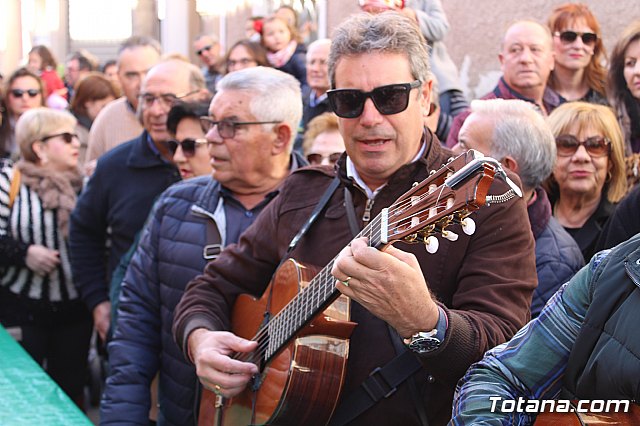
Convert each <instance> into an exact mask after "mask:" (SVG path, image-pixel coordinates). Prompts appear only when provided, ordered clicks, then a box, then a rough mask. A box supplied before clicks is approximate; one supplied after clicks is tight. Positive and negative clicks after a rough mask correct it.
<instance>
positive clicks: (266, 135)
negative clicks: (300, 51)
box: [100, 68, 304, 425]
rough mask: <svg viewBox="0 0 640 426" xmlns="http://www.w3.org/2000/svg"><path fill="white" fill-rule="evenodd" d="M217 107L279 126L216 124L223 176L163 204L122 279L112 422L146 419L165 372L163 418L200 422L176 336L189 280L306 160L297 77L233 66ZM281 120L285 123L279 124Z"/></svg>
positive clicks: (110, 384)
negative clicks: (296, 149) (298, 134)
mask: <svg viewBox="0 0 640 426" xmlns="http://www.w3.org/2000/svg"><path fill="white" fill-rule="evenodd" d="M274 94H277V96H275V97H274ZM252 105H255V106H257V107H256V108H255V109H254V108H252ZM292 105H293V106H294V107H292ZM265 107H266V108H265ZM209 111H210V114H211V116H212V118H211V119H212V120H217V121H219V120H230V119H231V118H232V117H233V119H232V120H231V121H229V123H238V122H252V123H256V122H268V123H269V124H265V125H260V124H253V125H240V124H233V126H237V127H235V129H236V130H235V131H234V135H233V136H231V137H221V135H220V132H222V133H223V134H225V136H229V135H227V134H226V133H225V130H222V131H219V130H217V127H216V128H215V129H214V128H213V127H212V129H211V130H210V131H209V132H208V133H207V141H208V143H209V144H210V146H211V148H210V150H209V152H210V154H211V155H212V161H213V165H214V167H215V169H214V172H213V177H212V176H202V177H196V178H193V179H189V180H186V181H183V182H179V183H177V184H175V185H173V186H171V187H170V188H169V189H167V190H166V191H165V192H164V193H163V194H162V195H161V196H160V197H159V199H158V201H157V202H156V204H155V207H154V211H153V213H152V215H151V218H150V219H149V221H148V222H147V224H146V226H145V228H144V230H143V235H142V238H141V241H140V245H139V247H138V249H137V250H136V252H135V254H134V256H133V258H132V260H131V264H130V267H129V268H128V270H127V273H126V276H125V278H124V282H123V286H122V295H121V297H120V302H119V309H118V320H117V323H116V327H115V334H114V337H113V340H112V341H111V343H110V344H109V363H110V373H109V377H108V378H107V383H106V388H105V391H104V395H103V399H102V402H101V404H100V421H101V423H102V424H123V423H136V424H143V423H145V422H146V421H147V418H148V413H149V408H150V397H149V386H150V384H151V381H152V380H153V377H154V376H155V375H156V373H158V372H159V373H160V376H159V393H158V407H159V410H158V416H159V417H158V423H159V424H162V425H183V424H184V425H187V424H188V425H192V424H195V420H194V418H195V412H194V406H195V407H197V405H198V402H199V401H196V384H197V377H196V375H195V369H194V368H193V365H191V364H190V363H188V362H187V361H186V359H185V358H184V357H183V356H182V353H181V350H180V347H179V346H177V345H176V344H175V343H174V341H173V339H172V335H171V324H172V320H173V310H174V308H175V306H176V305H177V304H178V302H179V301H180V297H181V296H182V293H183V291H184V288H185V286H186V284H187V283H188V282H189V281H190V280H191V279H193V278H194V277H195V276H197V275H198V274H199V273H201V272H202V270H203V269H204V267H205V265H206V263H207V262H208V261H210V260H212V259H214V258H216V257H217V256H218V254H219V253H220V249H221V248H222V247H224V246H226V245H228V244H231V243H235V242H237V240H238V237H239V235H240V233H241V232H242V231H243V230H244V229H245V228H246V227H247V226H249V225H250V224H251V223H253V221H254V220H255V218H256V217H257V216H258V214H259V213H260V211H262V209H263V208H264V207H265V206H266V205H267V204H268V203H269V202H270V201H271V200H272V199H273V198H274V197H275V196H276V194H277V193H278V192H279V185H280V183H281V182H282V180H283V179H284V178H285V176H287V175H288V174H289V172H290V171H292V170H295V169H297V168H298V167H299V166H301V165H304V160H303V159H302V157H300V156H298V155H295V154H292V153H291V146H292V144H293V136H294V135H295V129H296V126H297V124H298V122H299V120H300V116H301V113H302V104H301V101H300V89H299V85H298V82H297V80H296V79H295V78H294V77H292V76H291V75H289V74H286V73H283V72H280V71H276V70H274V69H271V68H249V69H246V70H240V71H237V72H234V73H232V74H229V75H227V76H226V77H224V78H223V79H222V80H220V82H219V84H218V92H217V94H216V96H215V97H214V99H213V101H212V102H211V106H210V110H209ZM274 118H277V119H279V121H277V122H276V123H271V122H272V121H275V120H274ZM249 197H251V198H249ZM212 228H213V229H212Z"/></svg>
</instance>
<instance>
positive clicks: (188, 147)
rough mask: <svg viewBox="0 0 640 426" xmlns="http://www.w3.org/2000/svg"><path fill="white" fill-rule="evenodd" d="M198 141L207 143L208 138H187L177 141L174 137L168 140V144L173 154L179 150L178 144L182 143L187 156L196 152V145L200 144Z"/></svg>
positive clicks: (191, 155)
mask: <svg viewBox="0 0 640 426" xmlns="http://www.w3.org/2000/svg"><path fill="white" fill-rule="evenodd" d="M198 142H200V143H205V142H206V140H205V139H202V140H196V139H191V138H186V139H184V140H182V141H177V140H173V139H172V140H169V141H167V145H168V147H169V151H171V154H175V153H176V151H177V150H178V145H180V147H181V148H182V153H183V154H184V156H185V157H193V156H194V155H195V154H196V145H197V144H198Z"/></svg>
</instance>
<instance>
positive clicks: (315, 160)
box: [307, 152, 342, 165]
mask: <svg viewBox="0 0 640 426" xmlns="http://www.w3.org/2000/svg"><path fill="white" fill-rule="evenodd" d="M341 155H342V153H341V152H334V153H333V154H329V155H322V154H309V155H307V161H308V162H309V164H312V165H317V164H322V162H323V161H324V160H329V164H335V163H336V161H338V160H339V159H340V156H341Z"/></svg>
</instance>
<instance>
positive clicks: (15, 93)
mask: <svg viewBox="0 0 640 426" xmlns="http://www.w3.org/2000/svg"><path fill="white" fill-rule="evenodd" d="M9 93H11V96H13V97H14V98H21V97H23V96H24V94H25V93H26V94H27V95H29V97H30V98H35V97H36V96H38V95H39V94H40V91H39V90H38V89H28V90H22V89H11V90H10V91H9Z"/></svg>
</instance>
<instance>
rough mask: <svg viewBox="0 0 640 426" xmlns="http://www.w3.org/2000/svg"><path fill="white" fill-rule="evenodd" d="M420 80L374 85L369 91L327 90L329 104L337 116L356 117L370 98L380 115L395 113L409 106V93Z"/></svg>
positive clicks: (418, 84)
mask: <svg viewBox="0 0 640 426" xmlns="http://www.w3.org/2000/svg"><path fill="white" fill-rule="evenodd" d="M421 84H422V82H421V81H420V80H415V81H414V82H412V83H402V84H389V85H387V86H380V87H376V88H375V89H373V90H372V91H370V92H363V91H362V90H357V89H333V90H329V91H327V96H328V97H329V104H331V108H332V109H333V112H335V113H336V115H337V116H338V117H342V118H356V117H359V116H360V114H362V111H363V110H364V103H365V102H366V101H367V98H371V100H372V101H373V105H375V107H376V109H377V110H378V111H379V112H380V114H382V115H391V114H397V113H399V112H402V111H404V110H405V109H407V106H409V93H410V92H411V90H413V89H415V88H416V87H420V85H421Z"/></svg>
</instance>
